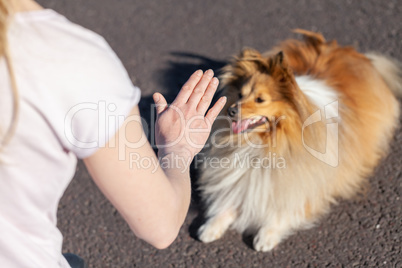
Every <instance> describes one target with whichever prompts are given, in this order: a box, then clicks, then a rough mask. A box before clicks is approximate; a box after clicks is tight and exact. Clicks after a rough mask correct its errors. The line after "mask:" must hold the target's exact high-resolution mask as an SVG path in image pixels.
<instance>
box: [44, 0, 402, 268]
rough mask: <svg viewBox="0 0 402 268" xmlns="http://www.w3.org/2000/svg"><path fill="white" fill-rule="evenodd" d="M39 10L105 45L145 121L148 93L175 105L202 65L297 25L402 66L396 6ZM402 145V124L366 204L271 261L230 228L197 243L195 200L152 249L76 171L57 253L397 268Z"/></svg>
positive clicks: (343, 2)
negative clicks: (176, 228)
mask: <svg viewBox="0 0 402 268" xmlns="http://www.w3.org/2000/svg"><path fill="white" fill-rule="evenodd" d="M39 2H40V3H41V4H43V5H44V6H46V7H49V8H53V9H55V10H56V11H59V12H60V13H62V14H64V15H66V16H67V17H68V18H69V19H71V20H72V21H74V22H77V23H79V24H81V25H83V26H85V27H87V28H89V29H92V30H94V31H96V32H98V33H100V34H101V35H103V36H104V37H105V38H106V40H107V41H108V42H109V43H110V45H111V46H112V47H113V49H114V50H115V51H116V53H117V54H118V56H119V57H120V58H121V59H122V61H123V63H124V65H125V66H126V68H127V69H128V72H129V74H130V76H131V78H132V80H133V82H134V83H135V84H136V85H138V86H139V87H141V89H142V94H143V99H142V101H141V103H140V108H141V111H142V113H143V115H144V116H145V118H147V120H149V114H150V113H149V111H150V108H149V105H150V103H151V102H150V95H151V94H152V93H153V92H154V91H156V90H160V91H161V92H163V93H165V94H167V95H168V97H169V100H172V97H173V96H174V95H175V94H176V93H177V91H178V89H179V87H180V86H181V85H182V84H183V83H184V81H185V80H186V78H187V77H188V75H189V74H190V73H191V72H193V71H194V70H196V69H197V68H204V69H205V68H213V69H214V70H217V69H219V68H220V67H221V66H222V65H223V64H224V63H225V61H226V60H228V59H229V58H230V56H231V55H233V54H234V53H237V52H238V51H239V50H240V49H242V48H243V47H245V46H248V47H253V48H256V49H258V50H266V49H268V48H270V47H271V46H272V45H274V44H276V43H277V42H278V41H280V40H282V39H285V38H288V37H294V35H292V34H291V32H290V30H291V29H293V28H304V29H308V30H316V31H320V32H322V33H323V34H324V35H325V36H326V37H327V38H328V39H337V40H338V42H339V43H340V44H344V45H349V44H350V45H354V46H355V47H357V48H358V49H359V50H360V51H370V50H374V51H379V52H382V53H386V54H389V55H392V56H394V57H395V58H397V59H399V60H402V50H401V47H402V46H401V45H402V20H401V14H402V2H401V0H384V1H378V0H365V1H352V0H336V1H335V0H334V1H323V0H299V1H291V0H282V1H273V0H271V1H269V0H265V1H264V0H249V1H246V0H232V1H229V0H225V1H212V0H205V1H189V0H165V1H154V0H152V1H140V0H116V1H105V0H85V1H84V0H80V1H66V0H59V1H55V0H40V1H39ZM401 144H402V129H401V128H399V129H398V130H397V133H396V135H395V138H394V140H393V143H392V150H391V152H390V155H389V156H388V157H387V158H386V159H384V160H383V161H382V162H381V164H380V165H379V166H378V168H377V169H376V171H375V173H374V174H373V176H371V177H370V182H371V190H370V191H369V193H368V195H367V197H366V198H362V199H359V200H352V201H342V202H340V204H339V205H338V206H336V207H334V208H333V210H332V213H331V214H329V215H328V216H327V217H325V218H324V219H323V220H322V221H321V222H320V223H319V224H318V225H317V226H316V227H315V228H313V229H310V230H307V231H300V232H297V233H296V234H295V235H293V236H291V237H290V238H289V239H287V240H286V241H284V242H283V243H281V244H280V245H279V246H278V247H277V248H276V249H275V250H274V251H272V252H269V253H257V252H255V251H254V250H252V249H251V248H250V246H249V244H250V241H249V239H247V238H246V239H243V238H242V236H241V235H239V234H237V233H235V232H228V233H227V234H226V235H225V236H224V237H223V238H222V239H220V240H219V241H217V242H214V243H211V244H202V243H200V242H198V241H197V240H195V239H194V238H192V236H191V234H192V233H193V231H194V229H195V226H196V225H197V219H198V218H197V216H198V214H199V210H198V208H199V204H198V202H197V196H196V195H195V196H194V199H195V200H194V202H193V204H192V206H191V209H190V212H189V214H188V217H187V219H186V222H185V224H184V226H183V228H182V229H181V231H180V234H179V237H178V238H177V240H176V241H175V242H174V244H173V245H172V246H171V247H169V248H168V249H166V250H162V251H158V250H156V249H154V248H152V247H151V246H149V245H147V244H146V243H144V242H142V241H140V240H139V239H137V238H135V237H134V235H133V234H132V233H131V231H130V230H129V228H128V226H127V225H126V224H125V223H124V221H123V220H122V218H121V216H120V215H119V214H118V213H117V212H116V210H115V209H114V208H113V207H112V206H111V205H110V203H109V202H108V201H107V200H106V199H105V198H104V197H103V196H102V194H101V193H100V192H99V190H98V189H97V188H96V186H95V185H94V183H93V182H92V181H91V179H90V178H89V176H88V173H87V171H86V170H85V168H84V166H83V165H82V164H81V163H80V164H79V165H78V168H77V173H76V176H75V178H74V180H73V181H72V183H71V185H70V186H69V188H68V189H67V191H66V193H65V195H64V197H63V199H62V200H61V203H60V206H59V213H58V216H59V227H60V229H61V231H62V233H63V234H64V247H63V251H64V252H74V253H77V254H79V255H81V256H82V257H84V258H85V259H86V260H87V262H88V263H89V266H90V267H402V252H401V249H402V245H401V236H402V232H401V228H402V196H401V195H402V174H401V169H402V163H401V161H402V146H401ZM194 219H196V220H195V221H194Z"/></svg>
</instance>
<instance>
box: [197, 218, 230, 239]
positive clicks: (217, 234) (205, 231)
mask: <svg viewBox="0 0 402 268" xmlns="http://www.w3.org/2000/svg"><path fill="white" fill-rule="evenodd" d="M224 232H225V230H222V228H219V226H218V227H217V226H213V224H211V223H208V222H207V223H205V224H204V225H202V226H201V227H200V229H198V239H199V240H200V241H201V242H204V243H209V242H212V241H215V240H218V239H219V238H221V237H222V235H223V233H224Z"/></svg>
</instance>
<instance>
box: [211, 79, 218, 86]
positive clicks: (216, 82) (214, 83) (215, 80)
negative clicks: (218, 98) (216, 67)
mask: <svg viewBox="0 0 402 268" xmlns="http://www.w3.org/2000/svg"><path fill="white" fill-rule="evenodd" d="M218 83H219V80H218V78H216V77H214V78H212V85H217V84H218Z"/></svg>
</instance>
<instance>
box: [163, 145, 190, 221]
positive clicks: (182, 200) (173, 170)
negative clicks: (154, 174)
mask: <svg viewBox="0 0 402 268" xmlns="http://www.w3.org/2000/svg"><path fill="white" fill-rule="evenodd" d="M192 158H193V157H192V156H190V155H189V154H188V153H186V152H178V153H165V152H160V153H159V162H160V166H161V168H162V170H163V171H164V173H165V174H166V176H167V178H168V180H169V181H170V183H171V185H172V188H173V189H174V191H175V197H176V200H177V208H178V211H177V222H178V225H180V226H181V225H182V224H183V222H184V219H185V217H186V215H187V211H188V208H189V205H190V200H191V180H190V168H189V167H190V163H191V161H192Z"/></svg>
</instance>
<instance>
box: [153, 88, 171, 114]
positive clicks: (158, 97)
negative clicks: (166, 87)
mask: <svg viewBox="0 0 402 268" xmlns="http://www.w3.org/2000/svg"><path fill="white" fill-rule="evenodd" d="M152 97H153V99H154V102H155V106H156V113H157V115H159V114H161V113H162V112H163V111H164V110H166V108H167V107H168V105H167V101H166V99H165V97H163V95H162V94H160V93H155V94H154V95H152Z"/></svg>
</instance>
